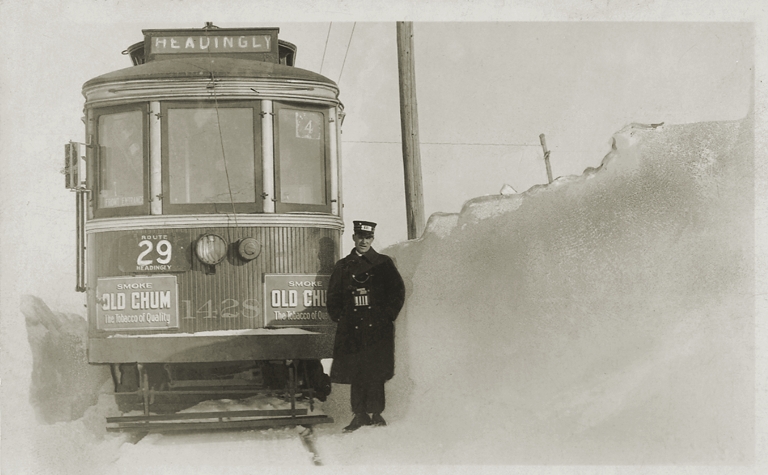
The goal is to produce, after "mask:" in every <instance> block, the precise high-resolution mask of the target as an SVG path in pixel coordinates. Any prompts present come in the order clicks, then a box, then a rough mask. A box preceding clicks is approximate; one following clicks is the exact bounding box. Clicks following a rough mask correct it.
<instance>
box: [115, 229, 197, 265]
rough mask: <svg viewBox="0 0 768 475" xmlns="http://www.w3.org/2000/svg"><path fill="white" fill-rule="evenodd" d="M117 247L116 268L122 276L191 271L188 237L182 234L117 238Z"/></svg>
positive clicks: (149, 234) (143, 233) (151, 234)
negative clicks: (126, 273) (118, 239)
mask: <svg viewBox="0 0 768 475" xmlns="http://www.w3.org/2000/svg"><path fill="white" fill-rule="evenodd" d="M118 247H119V256H118V264H117V266H118V268H119V269H120V270H121V271H122V272H129V273H134V274H152V273H156V272H162V273H168V272H184V271H187V270H189V269H190V268H191V267H192V263H191V259H190V250H189V247H190V243H189V237H188V236H185V235H184V234H173V233H152V232H141V233H136V234H127V235H125V236H121V237H120V241H119V244H118Z"/></svg>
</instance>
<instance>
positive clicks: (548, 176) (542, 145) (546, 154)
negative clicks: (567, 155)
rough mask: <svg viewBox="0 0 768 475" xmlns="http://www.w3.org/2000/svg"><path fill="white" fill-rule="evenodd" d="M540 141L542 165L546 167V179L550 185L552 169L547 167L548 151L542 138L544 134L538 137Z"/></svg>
mask: <svg viewBox="0 0 768 475" xmlns="http://www.w3.org/2000/svg"><path fill="white" fill-rule="evenodd" d="M539 140H541V148H543V149H544V163H545V164H546V165H547V179H548V180H549V182H550V183H552V167H550V166H549V150H547V139H546V138H544V134H541V135H539Z"/></svg>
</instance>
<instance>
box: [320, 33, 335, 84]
mask: <svg viewBox="0 0 768 475" xmlns="http://www.w3.org/2000/svg"><path fill="white" fill-rule="evenodd" d="M332 26H333V22H331V23H329V24H328V34H327V35H326V37H325V47H324V48H323V59H322V60H321V61H320V74H323V64H324V63H325V52H326V51H328V39H329V38H330V37H331V27H332Z"/></svg>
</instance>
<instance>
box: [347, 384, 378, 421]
mask: <svg viewBox="0 0 768 475" xmlns="http://www.w3.org/2000/svg"><path fill="white" fill-rule="evenodd" d="M349 396H350V402H351V403H352V412H354V413H355V414H362V413H364V412H367V413H373V414H380V413H382V412H384V381H373V382H359V383H352V387H351V388H350V394H349Z"/></svg>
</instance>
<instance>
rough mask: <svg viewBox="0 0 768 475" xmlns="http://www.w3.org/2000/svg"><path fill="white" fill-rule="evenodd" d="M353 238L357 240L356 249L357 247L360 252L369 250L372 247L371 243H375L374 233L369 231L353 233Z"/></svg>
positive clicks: (363, 252)
mask: <svg viewBox="0 0 768 475" xmlns="http://www.w3.org/2000/svg"><path fill="white" fill-rule="evenodd" d="M352 239H354V241H355V249H357V252H359V253H360V254H365V253H366V252H368V249H370V248H371V244H373V234H369V233H363V234H357V233H355V234H353V235H352Z"/></svg>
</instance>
